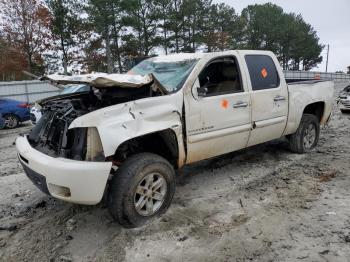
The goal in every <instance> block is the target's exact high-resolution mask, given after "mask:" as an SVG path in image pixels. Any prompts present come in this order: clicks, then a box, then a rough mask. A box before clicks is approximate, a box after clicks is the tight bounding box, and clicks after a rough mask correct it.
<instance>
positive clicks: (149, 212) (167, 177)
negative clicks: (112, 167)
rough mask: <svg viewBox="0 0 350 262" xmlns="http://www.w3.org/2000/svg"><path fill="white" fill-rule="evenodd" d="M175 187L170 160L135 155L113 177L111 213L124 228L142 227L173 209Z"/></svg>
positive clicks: (144, 154) (151, 155) (154, 156)
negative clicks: (171, 205)
mask: <svg viewBox="0 0 350 262" xmlns="http://www.w3.org/2000/svg"><path fill="white" fill-rule="evenodd" d="M175 186H176V181H175V171H174V169H173V167H172V166H171V165H170V163H169V162H168V161H167V160H165V159H164V158H162V157H160V156H158V155H155V154H151V153H142V154H137V155H134V156H131V157H130V158H128V159H127V160H126V161H125V162H124V163H123V164H122V165H121V167H120V168H119V169H118V170H117V172H116V174H115V175H114V176H113V178H112V181H111V184H110V191H109V194H108V198H107V199H108V200H107V201H108V202H107V203H108V208H109V211H110V213H111V215H112V217H113V218H114V219H115V220H116V221H118V222H119V223H120V224H121V225H122V226H124V227H127V228H133V227H138V226H142V225H144V224H146V223H147V222H149V221H151V220H152V219H153V218H155V217H158V216H160V215H161V214H163V213H164V212H165V211H166V210H167V209H168V208H169V206H170V204H171V201H172V199H173V196H174V193H175Z"/></svg>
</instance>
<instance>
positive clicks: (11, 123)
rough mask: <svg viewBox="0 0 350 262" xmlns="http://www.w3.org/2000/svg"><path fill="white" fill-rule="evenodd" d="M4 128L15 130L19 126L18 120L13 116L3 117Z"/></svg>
mask: <svg viewBox="0 0 350 262" xmlns="http://www.w3.org/2000/svg"><path fill="white" fill-rule="evenodd" d="M4 119H5V127H6V128H16V127H18V125H19V118H18V117H17V116H16V115H14V114H8V115H5V116H4Z"/></svg>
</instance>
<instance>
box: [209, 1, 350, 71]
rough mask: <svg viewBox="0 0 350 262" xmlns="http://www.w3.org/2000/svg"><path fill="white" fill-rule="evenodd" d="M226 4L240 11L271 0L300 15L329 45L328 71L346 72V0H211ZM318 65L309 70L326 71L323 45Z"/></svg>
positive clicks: (349, 30)
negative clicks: (320, 62) (321, 60)
mask: <svg viewBox="0 0 350 262" xmlns="http://www.w3.org/2000/svg"><path fill="white" fill-rule="evenodd" d="M214 2H216V3H222V2H224V3H226V4H228V5H230V6H232V7H234V8H235V10H236V12H237V13H240V12H241V11H242V9H243V8H245V7H246V6H248V5H253V4H264V3H268V2H271V3H274V4H276V5H279V6H280V7H282V8H283V9H284V11H285V12H287V13H291V12H293V13H296V14H301V15H302V16H303V18H304V20H305V21H306V22H307V23H309V24H311V25H312V26H313V27H314V29H315V30H316V31H317V35H318V36H319V38H320V42H321V43H322V44H324V45H328V44H329V46H330V51H329V63H328V72H335V71H343V72H346V71H347V67H348V66H350V0H332V1H329V0H321V1H320V0H293V1H290V0H270V1H266V0H255V1H252V0H214ZM322 56H323V57H324V59H323V62H322V64H320V65H319V66H318V68H315V69H313V71H322V72H325V71H326V56H327V48H325V49H324V50H323V52H322Z"/></svg>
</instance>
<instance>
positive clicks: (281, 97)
mask: <svg viewBox="0 0 350 262" xmlns="http://www.w3.org/2000/svg"><path fill="white" fill-rule="evenodd" d="M273 101H275V102H278V101H286V98H285V97H284V96H275V98H274V99H273Z"/></svg>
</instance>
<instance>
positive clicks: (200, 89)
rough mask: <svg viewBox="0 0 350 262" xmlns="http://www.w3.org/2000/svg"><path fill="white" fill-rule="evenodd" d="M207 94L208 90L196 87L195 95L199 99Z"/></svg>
mask: <svg viewBox="0 0 350 262" xmlns="http://www.w3.org/2000/svg"><path fill="white" fill-rule="evenodd" d="M207 93H208V88H206V87H204V86H202V87H197V94H198V96H199V97H204V96H206V95H207Z"/></svg>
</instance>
